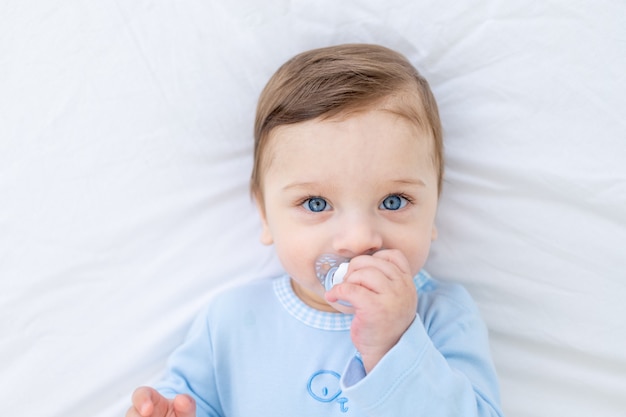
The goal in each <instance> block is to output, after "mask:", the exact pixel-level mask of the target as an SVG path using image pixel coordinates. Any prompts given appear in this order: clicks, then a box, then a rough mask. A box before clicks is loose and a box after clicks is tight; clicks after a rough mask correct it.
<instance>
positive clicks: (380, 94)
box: [250, 44, 443, 199]
mask: <svg viewBox="0 0 626 417" xmlns="http://www.w3.org/2000/svg"><path fill="white" fill-rule="evenodd" d="M394 98H399V100H393V99H394ZM387 99H392V100H391V101H392V104H393V108H392V109H390V110H392V111H394V112H395V113H398V114H400V115H402V116H405V117H408V118H409V119H411V120H413V121H414V122H415V123H416V124H417V126H418V127H420V128H421V129H423V130H424V131H425V132H427V133H429V134H430V135H431V136H432V138H433V145H434V146H433V148H434V155H433V162H434V166H435V168H436V169H437V174H438V190H439V192H440V190H441V183H442V178H443V139H442V128H441V121H440V119H439V112H438V110H437V103H436V101H435V98H434V96H433V94H432V92H431V90H430V87H429V86H428V83H427V82H426V80H425V79H424V78H423V77H422V76H421V75H420V74H419V73H418V72H417V70H416V69H415V68H414V67H413V65H411V63H410V62H409V61H408V60H407V59H406V58H405V57H404V56H403V55H401V54H400V53H398V52H395V51H393V50H391V49H388V48H385V47H383V46H379V45H370V44H346V45H337V46H331V47H326V48H320V49H313V50H311V51H307V52H303V53H301V54H299V55H296V56H295V57H293V58H291V59H290V60H289V61H287V62H286V63H284V64H283V65H282V66H281V67H280V68H279V69H278V70H277V71H276V73H274V75H273V76H272V78H270V80H269V81H268V83H267V85H266V86H265V88H264V89H263V91H262V92H261V95H260V97H259V102H258V105H257V112H256V120H255V124H254V167H253V170H252V176H251V183H250V188H251V191H252V194H253V195H254V196H255V197H257V198H259V199H261V198H262V195H261V191H262V190H261V175H262V168H263V166H262V165H263V164H264V157H263V154H264V150H265V148H266V144H267V141H268V138H269V135H270V132H271V131H272V129H274V128H275V127H278V126H281V125H287V124H293V123H298V122H304V121H307V120H312V119H316V118H331V117H333V116H339V115H342V114H347V113H350V112H352V111H359V110H364V109H367V108H371V107H373V106H374V105H377V104H379V103H382V102H384V101H385V100H387ZM386 108H387V107H386Z"/></svg>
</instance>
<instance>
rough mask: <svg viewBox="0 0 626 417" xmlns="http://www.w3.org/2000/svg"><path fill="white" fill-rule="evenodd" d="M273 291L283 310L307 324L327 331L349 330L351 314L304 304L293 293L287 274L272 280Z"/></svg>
mask: <svg viewBox="0 0 626 417" xmlns="http://www.w3.org/2000/svg"><path fill="white" fill-rule="evenodd" d="M274 293H275V294H276V297H278V300H279V301H280V303H281V304H282V306H283V307H284V308H285V310H287V312H288V313H289V314H291V316H293V317H294V318H296V319H297V320H299V321H300V322H302V323H304V324H306V325H307V326H310V327H313V328H316V329H320V330H328V331H346V330H350V325H351V324H352V318H353V317H354V316H353V315H351V314H343V313H329V312H326V311H320V310H316V309H314V308H312V307H310V306H308V305H306V304H305V303H304V302H303V301H302V300H301V299H300V298H298V296H297V295H296V294H295V293H294V291H293V288H292V286H291V279H290V278H289V276H287V275H283V276H281V277H278V278H276V279H275V280H274Z"/></svg>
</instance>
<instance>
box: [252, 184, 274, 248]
mask: <svg viewBox="0 0 626 417" xmlns="http://www.w3.org/2000/svg"><path fill="white" fill-rule="evenodd" d="M253 198H254V204H255V205H256V208H257V211H258V212H259V217H260V218H261V227H262V230H261V238H260V239H259V240H260V241H261V243H262V244H264V245H271V244H272V243H274V238H273V237H272V232H271V230H270V227H269V225H268V224H267V216H266V215H265V206H264V205H263V199H262V198H259V196H258V195H257V193H255V194H254V196H253Z"/></svg>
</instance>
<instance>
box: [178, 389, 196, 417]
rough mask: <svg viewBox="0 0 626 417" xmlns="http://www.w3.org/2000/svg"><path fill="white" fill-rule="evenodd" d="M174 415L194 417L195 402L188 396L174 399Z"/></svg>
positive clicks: (182, 395)
mask: <svg viewBox="0 0 626 417" xmlns="http://www.w3.org/2000/svg"><path fill="white" fill-rule="evenodd" d="M174 415H175V416H176V417H195V416H196V402H195V401H194V399H193V398H191V397H190V396H189V395H185V394H179V395H177V396H176V398H174Z"/></svg>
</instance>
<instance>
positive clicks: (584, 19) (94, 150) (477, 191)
mask: <svg viewBox="0 0 626 417" xmlns="http://www.w3.org/2000/svg"><path fill="white" fill-rule="evenodd" d="M625 17H626V3H624V2H622V1H617V0H613V1H611V0H601V1H591V0H572V1H567V2H565V1H562V2H526V1H508V0H507V1H505V0H483V1H475V2H464V1H460V2H439V3H438V2H418V1H400V0H388V1H385V2H382V1H378V0H364V1H341V2H340V1H334V0H323V1H315V2H308V1H288V0H270V1H263V2H257V1H253V0H231V1H227V2H218V1H200V0H181V1H170V2H167V1H156V0H145V1H128V2H121V1H112V0H103V1H94V2H83V1H77V0H67V1H64V2H49V1H43V0H39V1H18V0H5V1H3V2H2V4H0V335H1V336H0V398H1V404H2V410H3V412H2V413H3V415H6V416H12V417H14V416H49V417H60V416H63V417H68V416H70V417H71V416H77V417H78V416H92V417H113V416H120V415H123V413H124V412H125V410H126V408H127V405H128V403H129V398H130V393H131V392H132V390H133V389H134V388H135V387H136V386H138V385H141V384H146V383H149V382H150V381H151V380H153V379H154V378H155V377H156V376H157V375H158V373H159V371H160V369H161V367H162V366H163V364H164V360H165V358H166V356H167V354H168V353H169V352H170V351H171V350H172V349H173V348H174V347H175V346H176V345H177V344H178V343H179V342H180V340H181V338H182V337H183V335H184V333H185V330H186V328H187V326H188V324H189V322H190V320H191V318H192V317H193V316H194V314H195V313H196V312H197V311H198V309H199V308H200V306H201V305H203V303H204V302H205V301H206V299H207V297H208V295H209V293H210V292H211V290H212V289H213V288H215V286H217V285H220V284H223V283H228V282H232V281H233V280H239V279H252V278H254V277H257V276H266V275H269V274H272V273H274V272H276V271H277V270H278V269H279V267H278V265H277V262H276V261H275V259H274V257H273V254H272V252H271V249H268V248H265V247H262V246H261V245H260V244H259V243H258V235H259V224H258V221H257V218H256V214H255V212H254V210H253V206H252V204H251V202H250V199H249V196H248V192H247V183H248V175H249V170H250V166H251V142H252V138H251V130H252V120H253V112H254V107H255V101H256V97H257V96H258V93H259V92H260V90H261V88H262V87H263V85H264V83H265V82H266V80H267V78H268V77H269V76H270V75H271V73H272V72H273V71H274V70H275V69H276V68H277V66H278V65H279V64H281V63H282V62H283V61H284V60H285V59H287V58H288V57H290V56H292V55H293V54H295V53H297V52H300V51H301V50H304V49H309V48H312V47H317V46H323V45H328V44H332V43H339V42H346V41H357V42H376V43H383V44H385V45H388V46H391V47H393V48H396V49H399V50H401V51H402V52H404V53H405V54H406V55H408V56H409V57H410V58H411V59H412V60H413V62H414V63H415V64H416V66H417V67H418V68H420V70H421V71H422V72H423V74H424V75H425V76H426V77H427V78H428V79H429V81H430V82H431V85H432V88H433V90H434V92H435V95H436V97H437V99H438V101H439V104H440V111H441V114H442V118H443V122H444V125H445V140H446V152H447V165H446V168H447V172H446V181H445V189H444V192H443V195H442V199H441V206H440V210H439V216H438V226H439V231H440V237H439V239H438V241H437V242H435V244H434V247H433V250H432V255H431V259H430V261H429V263H428V269H429V271H430V272H431V273H432V274H433V275H435V276H437V277H439V278H442V279H446V280H452V281H458V282H462V283H463V284H465V285H466V286H467V288H468V289H469V291H470V292H471V293H472V294H473V296H474V297H475V299H476V301H477V303H478V305H479V306H480V308H481V311H482V313H483V315H484V317H485V320H486V321H487V323H488V325H489V327H490V331H491V342H492V349H493V355H494V358H495V361H496V365H497V368H498V372H499V374H500V377H501V385H502V397H503V404H504V410H505V412H506V415H507V416H508V417H553V416H568V417H575V416H581V417H582V416H585V417H587V416H591V415H593V416H605V417H609V416H615V417H617V416H623V415H624V413H625V411H624V410H626V399H625V398H626V397H625V396H624V393H626V349H625V348H626V319H625V317H626V307H625V306H626V303H624V299H625V298H626V163H625V162H626V118H625V114H626V78H625V75H624V74H626V53H625V51H626V24H625V23H626V21H625Z"/></svg>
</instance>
